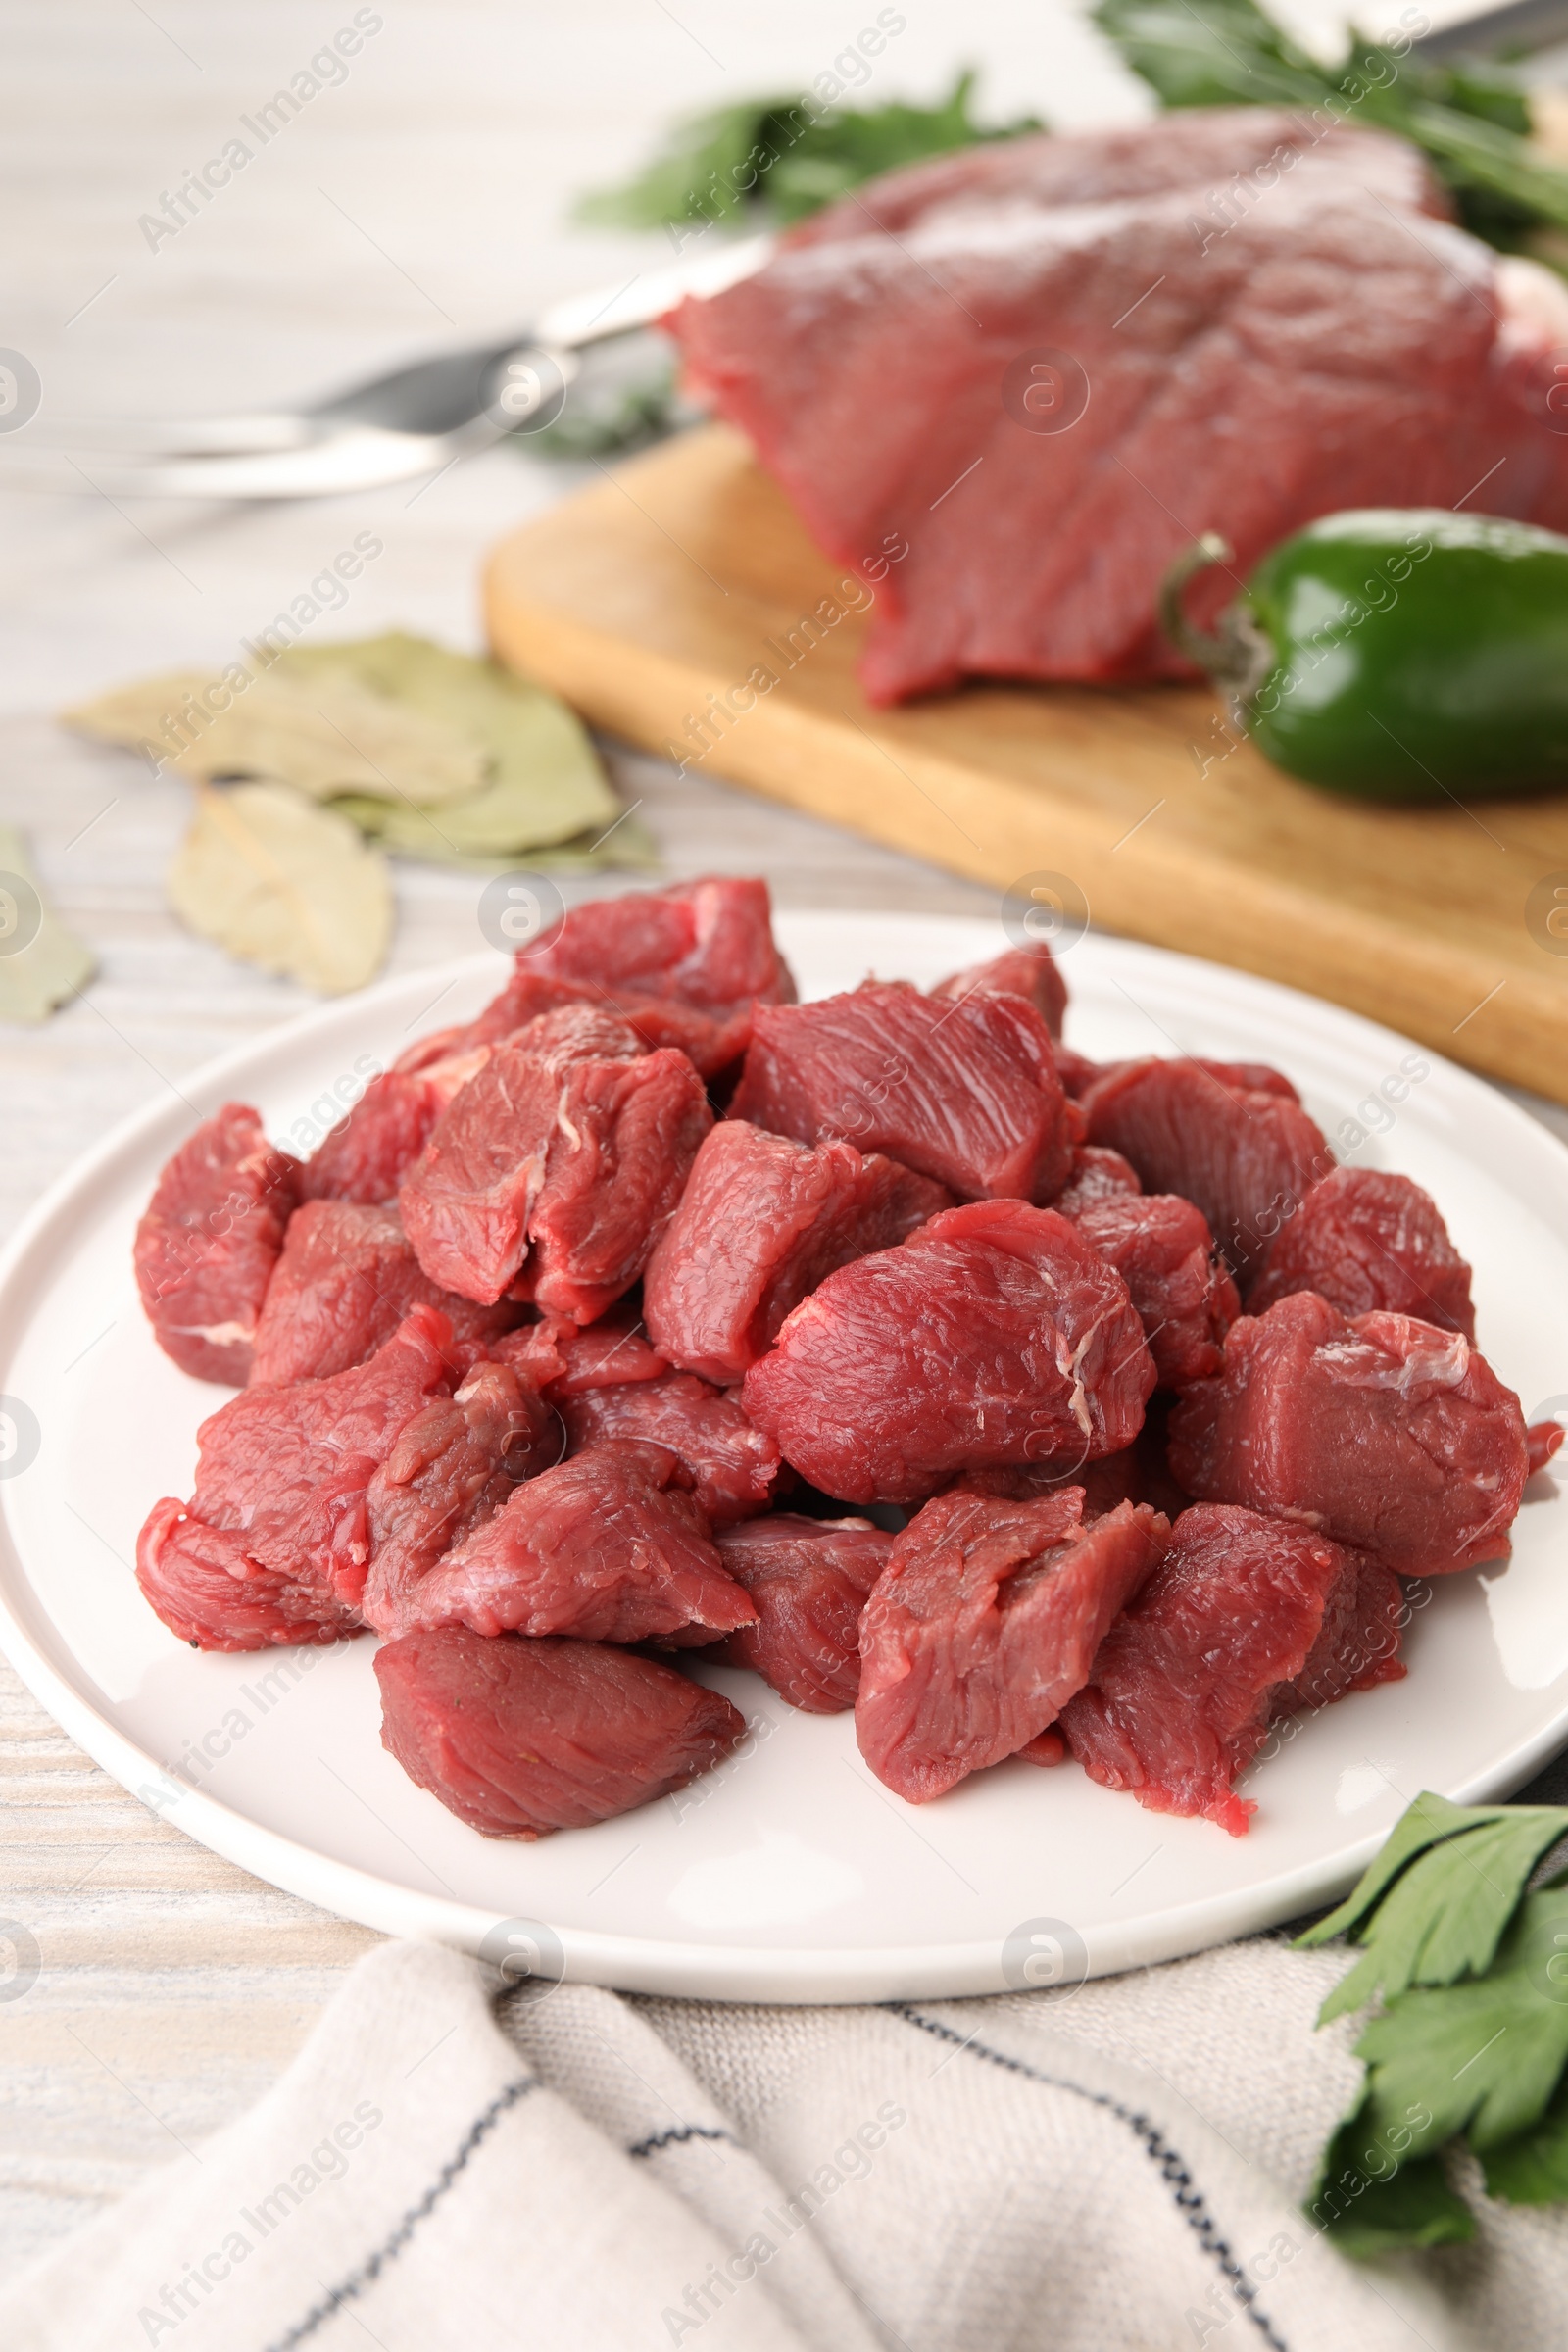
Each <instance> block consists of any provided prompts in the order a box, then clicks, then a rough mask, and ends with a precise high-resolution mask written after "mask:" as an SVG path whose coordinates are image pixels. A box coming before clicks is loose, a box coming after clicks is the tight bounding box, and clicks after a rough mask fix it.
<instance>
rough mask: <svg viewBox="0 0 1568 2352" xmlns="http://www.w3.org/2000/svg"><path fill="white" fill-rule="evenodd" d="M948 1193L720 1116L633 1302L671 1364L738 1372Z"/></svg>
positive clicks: (714, 1376) (834, 1148)
mask: <svg viewBox="0 0 1568 2352" xmlns="http://www.w3.org/2000/svg"><path fill="white" fill-rule="evenodd" d="M952 1206H953V1195H952V1194H951V1193H950V1192H949V1191H948V1190H947V1189H946V1187H945V1186H943V1185H940V1184H935V1183H933V1182H932V1180H931V1178H930V1177H929V1176H917V1175H916V1174H915V1173H914V1171H913V1170H912V1169H911V1168H907V1167H904V1166H902V1165H901V1163H900V1162H899V1161H898V1160H894V1159H888V1158H886V1157H885V1156H884V1154H883V1153H882V1152H871V1153H869V1154H868V1155H867V1156H865V1157H863V1158H862V1156H861V1154H860V1153H859V1152H858V1151H857V1150H856V1148H855V1146H854V1145H853V1144H844V1143H824V1144H819V1145H818V1146H817V1147H816V1149H815V1151H811V1150H809V1148H808V1147H806V1146H805V1145H802V1144H797V1143H792V1142H791V1141H790V1140H789V1138H788V1137H786V1136H782V1135H770V1134H769V1133H768V1132H767V1131H766V1129H764V1128H761V1127H754V1126H753V1125H752V1124H751V1123H750V1121H749V1120H746V1119H740V1118H731V1119H721V1120H720V1121H719V1124H718V1125H717V1126H716V1127H715V1128H714V1129H713V1131H712V1133H711V1135H710V1136H709V1137H708V1138H707V1140H706V1142H705V1143H704V1145H703V1148H702V1150H701V1151H700V1152H698V1154H697V1157H696V1160H695V1161H694V1162H693V1165H692V1172H691V1175H690V1177H689V1179H688V1180H687V1185H686V1190H685V1192H684V1193H683V1194H682V1195H681V1201H680V1206H679V1207H678V1208H677V1209H676V1211H675V1214H674V1216H673V1217H672V1218H671V1219H670V1221H669V1224H668V1225H667V1226H666V1228H665V1230H664V1236H663V1239H662V1241H661V1243H660V1245H659V1247H658V1249H657V1250H655V1251H654V1254H653V1256H652V1258H651V1259H650V1260H649V1264H648V1271H647V1273H646V1275H645V1276H644V1278H643V1300H644V1308H645V1312H646V1314H647V1317H648V1329H649V1333H650V1336H651V1337H652V1339H653V1341H654V1343H655V1345H656V1346H657V1347H659V1348H661V1349H662V1351H663V1353H664V1354H665V1355H667V1356H668V1357H669V1358H670V1359H671V1361H672V1362H674V1363H677V1364H680V1365H682V1366H684V1368H685V1369H686V1370H687V1371H688V1372H700V1373H701V1374H702V1376H703V1378H704V1379H705V1380H712V1381H717V1382H719V1383H720V1384H721V1385H723V1384H725V1383H728V1382H731V1381H737V1380H741V1379H744V1377H745V1375H746V1373H747V1372H748V1371H749V1370H750V1369H751V1367H752V1365H753V1364H755V1363H756V1361H757V1359H758V1357H759V1356H761V1355H765V1354H766V1353H767V1350H768V1348H771V1347H772V1345H773V1342H774V1341H775V1340H776V1339H777V1337H778V1334H779V1327H780V1325H781V1324H782V1323H783V1321H784V1318H785V1316H786V1315H787V1314H789V1312H790V1311H791V1309H792V1308H793V1307H796V1306H799V1304H800V1302H801V1300H802V1299H805V1298H806V1297H807V1296H808V1295H809V1293H810V1292H811V1291H814V1290H815V1289H816V1286H817V1284H818V1283H819V1282H822V1281H825V1279H826V1278H827V1276H828V1275H829V1274H831V1273H832V1272H833V1271H834V1270H835V1268H837V1267H839V1266H845V1265H848V1264H849V1263H850V1261H851V1259H852V1258H857V1257H863V1256H865V1255H866V1253H867V1252H868V1251H869V1250H889V1249H891V1248H892V1247H893V1245H894V1243H895V1242H902V1241H903V1240H904V1238H905V1236H906V1235H907V1234H909V1233H912V1232H913V1231H914V1229H915V1227H916V1226H917V1225H922V1224H924V1222H925V1220H926V1218H927V1217H934V1216H935V1215H936V1214H937V1212H938V1210H939V1209H944V1208H951V1207H952Z"/></svg>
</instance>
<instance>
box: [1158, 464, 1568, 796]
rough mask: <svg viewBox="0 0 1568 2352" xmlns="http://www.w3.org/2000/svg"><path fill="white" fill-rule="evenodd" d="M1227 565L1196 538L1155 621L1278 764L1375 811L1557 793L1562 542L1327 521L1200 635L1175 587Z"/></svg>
mask: <svg viewBox="0 0 1568 2352" xmlns="http://www.w3.org/2000/svg"><path fill="white" fill-rule="evenodd" d="M1230 560H1231V551H1230V549H1229V548H1228V547H1227V546H1226V545H1225V543H1224V541H1223V540H1222V539H1218V538H1216V537H1214V536H1213V534H1212V533H1209V534H1206V535H1205V536H1204V537H1203V538H1202V539H1200V540H1199V541H1198V542H1197V544H1196V545H1195V546H1194V547H1193V548H1191V549H1190V550H1189V551H1188V553H1187V554H1186V555H1185V556H1184V557H1182V558H1181V559H1180V561H1179V562H1178V563H1177V564H1175V565H1173V567H1172V569H1171V571H1170V573H1169V575H1168V576H1167V578H1166V581H1165V585H1164V589H1163V591H1162V593H1161V598H1160V618H1161V622H1162V624H1163V626H1164V629H1165V633H1166V635H1167V636H1168V637H1169V638H1170V640H1171V642H1172V644H1173V645H1175V646H1176V647H1177V648H1178V649H1179V650H1180V651H1181V652H1182V653H1184V654H1186V655H1187V656H1188V657H1189V659H1190V660H1192V661H1194V662H1197V663H1198V664H1199V665H1200V667H1201V668H1203V669H1206V670H1207V671H1208V673H1209V675H1210V676H1211V677H1212V678H1213V679H1214V681H1215V683H1216V684H1217V685H1219V686H1221V687H1222V688H1223V689H1224V690H1225V692H1226V694H1227V695H1228V697H1229V699H1230V704H1231V710H1232V715H1233V717H1234V718H1235V719H1236V720H1237V722H1238V723H1239V724H1240V725H1241V726H1243V727H1245V728H1246V730H1247V733H1248V734H1249V735H1250V737H1251V740H1252V741H1253V743H1255V744H1256V746H1257V748H1258V750H1259V751H1260V752H1261V753H1262V754H1263V756H1264V757H1265V759H1268V760H1273V762H1274V764H1275V766H1276V767H1282V768H1284V769H1285V771H1286V773H1287V774H1288V775H1293V776H1299V777H1301V778H1302V779H1303V781H1305V782H1306V783H1309V784H1319V785H1324V786H1326V787H1327V788H1328V789H1329V790H1330V791H1331V792H1342V793H1348V794H1350V795H1353V796H1355V797H1357V798H1360V799H1366V800H1381V801H1442V800H1443V799H1444V798H1445V797H1446V796H1453V797H1457V798H1461V799H1462V798H1464V797H1466V796H1468V795H1473V794H1480V793H1487V794H1493V793H1514V792H1542V791H1548V790H1551V789H1553V788H1557V789H1561V788H1563V787H1565V786H1568V538H1561V537H1559V536H1558V534H1557V533H1556V532H1554V531H1543V530H1537V529H1536V528H1535V527H1534V526H1533V525H1531V524H1529V523H1522V522H1504V521H1500V520H1498V519H1496V518H1495V516H1492V515H1455V514H1450V513H1449V512H1448V511H1447V509H1446V508H1443V507H1437V508H1431V509H1424V508H1412V509H1395V508H1387V509H1385V508H1375V507H1373V508H1365V509H1362V510H1360V511H1359V512H1356V513H1352V514H1346V515H1325V516H1324V517H1323V519H1322V520H1321V521H1319V522H1313V523H1309V524H1308V525H1307V527H1306V529H1305V530H1303V531H1298V532H1297V534H1296V536H1295V537H1294V538H1291V539H1287V540H1285V541H1284V542H1283V543H1282V544H1281V545H1280V546H1279V547H1277V548H1275V549H1274V550H1273V552H1272V553H1271V554H1270V555H1267V556H1265V557H1264V559H1263V561H1262V563H1261V564H1259V565H1258V566H1257V569H1256V570H1255V571H1254V572H1253V573H1252V575H1251V577H1250V580H1249V581H1248V582H1247V585H1246V587H1245V589H1244V590H1243V592H1242V594H1241V595H1240V597H1238V598H1237V599H1236V601H1235V602H1234V603H1233V604H1231V605H1230V606H1229V607H1228V608H1227V609H1226V611H1225V612H1224V613H1223V614H1222V615H1221V617H1220V620H1219V623H1218V626H1217V630H1216V632H1215V633H1214V634H1212V635H1211V634H1208V633H1207V632H1205V631H1202V630H1201V629H1198V628H1196V627H1195V626H1194V625H1193V623H1192V622H1191V621H1190V620H1189V619H1188V617H1187V615H1186V613H1185V612H1184V611H1183V607H1182V592H1183V590H1184V589H1185V587H1186V585H1187V583H1188V581H1189V580H1191V579H1192V578H1193V577H1194V575H1195V574H1196V573H1197V572H1199V571H1201V570H1203V569H1205V568H1206V567H1207V566H1208V565H1210V564H1225V563H1228V562H1229V561H1230Z"/></svg>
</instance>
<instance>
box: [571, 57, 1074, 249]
mask: <svg viewBox="0 0 1568 2352" xmlns="http://www.w3.org/2000/svg"><path fill="white" fill-rule="evenodd" d="M974 84H975V76H974V73H973V72H972V71H970V72H965V73H960V74H959V75H958V78H957V80H956V82H955V83H954V85H953V88H952V89H951V90H950V91H949V93H948V95H947V97H946V98H944V99H942V100H941V101H940V103H939V104H938V105H936V106H907V105H905V104H904V102H903V101H902V100H900V99H894V100H893V101H891V102H890V103H889V104H888V105H886V106H874V107H865V108H861V107H852V106H839V105H833V106H829V107H826V108H823V107H821V106H820V105H819V104H818V102H817V101H815V100H813V99H812V98H811V97H810V96H809V95H806V96H801V97H796V98H753V99H748V100H743V101H742V103H741V104H740V105H739V106H725V107H720V108H719V109H718V110H717V112H716V113H713V114H706V115H696V116H692V117H689V118H688V119H687V120H686V121H685V122H683V123H678V124H677V125H676V127H675V129H674V131H673V132H672V133H671V136H670V140H669V144H668V145H667V147H665V149H664V150H663V152H662V154H661V155H658V156H656V157H655V158H654V160H653V162H652V163H650V164H649V165H647V166H646V167H645V169H644V170H643V171H642V172H639V173H638V175H637V177H636V178H635V179H632V180H628V181H627V182H626V183H625V185H624V186H622V187H618V188H601V189H598V190H596V191H595V193H594V194H592V195H590V196H585V197H584V198H583V199H582V201H581V203H580V204H579V205H578V207H577V218H578V220H579V221H582V222H583V223H584V224H585V225H586V226H588V227H591V228H663V227H666V226H673V227H677V228H678V227H685V228H688V229H690V230H692V231H693V232H697V231H700V230H702V229H703V228H706V227H708V226H709V225H711V223H712V222H714V221H727V222H731V223H733V224H734V225H736V226H740V225H742V224H746V225H749V226H756V225H759V224H760V223H761V222H762V221H768V222H777V223H780V224H783V225H785V226H787V225H788V224H789V223H790V222H791V221H804V220H805V219H806V217H807V215H808V214H809V213H814V212H817V211H818V210H819V209H820V208H821V207H822V206H823V205H824V204H831V203H832V202H833V200H834V198H835V197H837V196H842V195H844V194H845V193H846V192H847V190H849V189H850V188H858V186H859V185H860V183H861V182H862V181H863V180H867V179H874V178H875V177H876V176H877V174H878V172H892V171H894V170H895V169H896V168H897V167H898V166H899V165H900V164H918V163H922V162H923V161H924V160H925V159H926V157H928V156H933V155H946V154H948V153H949V152H950V151H951V150H952V149H953V148H955V147H973V146H975V145H977V144H978V143H980V142H981V141H983V140H988V139H1010V138H1016V137H1017V135H1018V134H1019V132H1020V131H1026V130H1041V129H1043V128H1044V127H1045V126H1044V124H1043V123H1038V122H1037V121H1036V120H1035V118H1034V117H1033V116H1032V115H1030V116H1025V117H1022V118H1021V119H1020V120H1019V121H1017V122H1014V123H996V124H993V125H990V126H989V127H988V126H987V125H986V124H984V123H977V122H976V121H975V119H974V117H973V115H972V114H971V113H970V111H969V102H970V99H971V97H972V96H973V94H974Z"/></svg>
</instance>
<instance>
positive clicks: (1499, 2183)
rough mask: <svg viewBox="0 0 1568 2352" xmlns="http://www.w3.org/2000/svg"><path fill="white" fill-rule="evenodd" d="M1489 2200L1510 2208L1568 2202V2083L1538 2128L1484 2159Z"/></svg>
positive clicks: (1505, 2143)
mask: <svg viewBox="0 0 1568 2352" xmlns="http://www.w3.org/2000/svg"><path fill="white" fill-rule="evenodd" d="M1481 2169H1482V2171H1483V2172H1484V2173H1485V2175H1486V2180H1487V2194H1488V2196H1489V2197H1502V2198H1505V2199H1506V2201H1507V2202H1508V2203H1509V2204H1510V2205H1560V2204H1562V2203H1564V2202H1565V2201H1568V2082H1559V2083H1558V2085H1557V2088H1556V2091H1555V2093H1554V2094H1553V2097H1552V2100H1551V2104H1550V2105H1549V2106H1548V2107H1547V2109H1546V2111H1545V2113H1544V2115H1543V2117H1542V2118H1541V2121H1540V2122H1539V2123H1538V2124H1534V2125H1532V2127H1531V2129H1530V2130H1529V2131H1521V2132H1519V2133H1518V2134H1517V2136H1516V2137H1515V2138H1513V2139H1505V2140H1502V2141H1500V2142H1499V2143H1498V2145H1497V2146H1496V2147H1495V2148H1488V2149H1486V2150H1485V2151H1484V2153H1483V2154H1482V2158H1481Z"/></svg>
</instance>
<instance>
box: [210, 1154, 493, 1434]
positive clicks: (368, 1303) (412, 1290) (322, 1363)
mask: <svg viewBox="0 0 1568 2352" xmlns="http://www.w3.org/2000/svg"><path fill="white" fill-rule="evenodd" d="M416 1306H435V1307H439V1308H440V1310H441V1312H442V1313H443V1314H444V1315H445V1316H446V1318H447V1321H448V1322H449V1323H450V1324H451V1326H452V1342H451V1348H450V1351H449V1360H450V1361H451V1363H452V1365H453V1367H454V1369H455V1370H456V1371H459V1372H466V1371H468V1370H469V1369H470V1368H471V1366H472V1365H473V1364H475V1363H477V1362H478V1361H479V1360H480V1358H481V1357H483V1356H486V1355H488V1354H489V1353H490V1350H491V1347H492V1345H493V1343H494V1342H495V1341H496V1340H498V1339H499V1338H500V1336H501V1334H502V1333H503V1332H506V1331H508V1330H510V1329H511V1327H512V1326H513V1324H515V1323H516V1322H518V1321H519V1320H520V1318H521V1315H522V1311H523V1310H522V1309H521V1308H520V1307H518V1306H515V1305H513V1304H512V1302H511V1301H510V1300H506V1299H503V1300H502V1301H501V1302H500V1303H499V1304H497V1305H495V1306H477V1305H475V1304H474V1302H473V1300H472V1299H460V1298H459V1297H458V1296H457V1294H456V1292H454V1291H443V1290H442V1289H441V1288H440V1286H439V1285H438V1284H437V1283H433V1282H432V1281H431V1280H430V1277H429V1276H428V1274H426V1273H425V1272H424V1270H423V1269H422V1267H421V1266H420V1264H419V1261H418V1259H417V1257H416V1256H415V1254H414V1246H413V1244H412V1243H411V1242H410V1240H409V1238H408V1235H407V1234H406V1233H405V1232H404V1230H403V1227H402V1224H401V1223H400V1222H399V1219H398V1215H397V1211H396V1210H395V1209H390V1208H374V1207H367V1206H363V1205H361V1204H360V1203H359V1202H357V1201H325V1200H311V1201H301V1203H300V1205H299V1207H298V1208H297V1209H296V1210H295V1211H294V1214H293V1216H292V1217H291V1218H290V1219H289V1225H288V1231H287V1233H286V1234H285V1235H284V1237H283V1250H282V1254H281V1256H280V1257H279V1258H278V1261H277V1264H276V1266H275V1268H274V1269H273V1273H272V1279H271V1281H270V1284H269V1285H268V1291H267V1299H266V1302H265V1304H264V1305H263V1307H262V1312H261V1316H260V1319H259V1321H258V1323H257V1326H256V1341H255V1347H254V1350H253V1354H252V1361H251V1376H250V1386H251V1387H252V1388H277V1387H287V1386H288V1385H289V1384H290V1383H292V1382H294V1381H297V1380H324V1379H326V1378H327V1377H328V1376H329V1375H330V1374H331V1373H333V1372H347V1371H349V1370H351V1369H352V1368H353V1366H354V1365H356V1364H363V1363H364V1362H365V1361H366V1360H367V1358H368V1357H369V1356H371V1355H373V1354H374V1353H375V1351H376V1349H377V1348H380V1347H382V1346H384V1344H385V1343H386V1341H388V1340H389V1339H390V1338H391V1337H392V1334H393V1333H394V1332H395V1331H396V1330H397V1327H398V1325H399V1324H400V1323H401V1322H402V1320H403V1318H404V1316H405V1315H406V1314H408V1313H409V1312H410V1310H411V1309H412V1308H414V1307H416Z"/></svg>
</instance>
